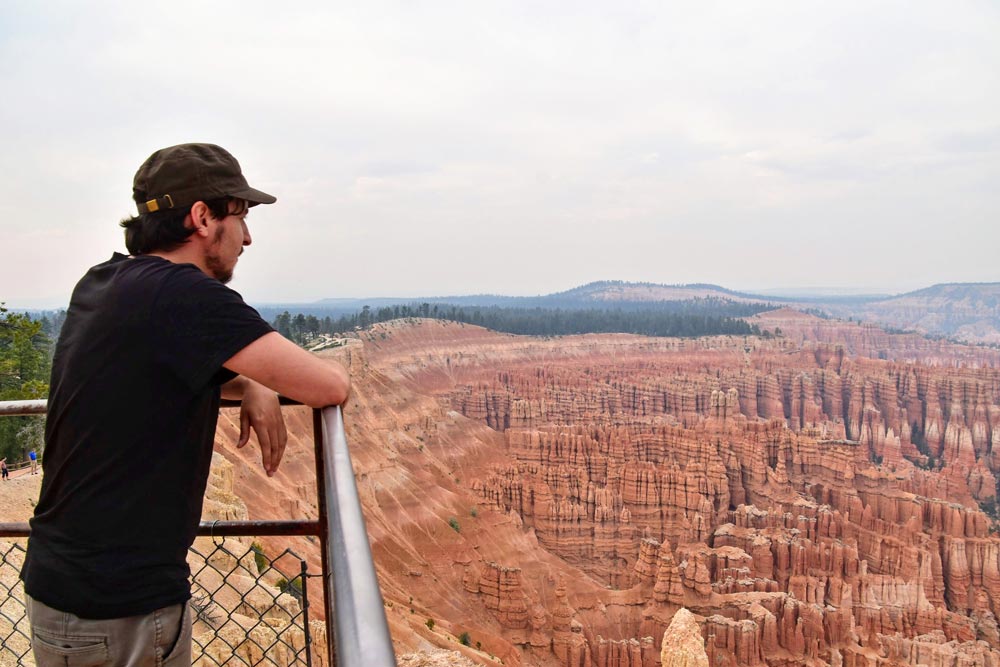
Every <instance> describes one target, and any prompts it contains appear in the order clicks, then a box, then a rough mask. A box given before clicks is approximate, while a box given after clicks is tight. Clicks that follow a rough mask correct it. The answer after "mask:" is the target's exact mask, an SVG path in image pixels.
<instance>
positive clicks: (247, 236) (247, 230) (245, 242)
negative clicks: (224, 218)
mask: <svg viewBox="0 0 1000 667" xmlns="http://www.w3.org/2000/svg"><path fill="white" fill-rule="evenodd" d="M251 243H253V239H252V238H250V228H249V227H247V223H246V220H244V221H243V245H250V244H251Z"/></svg>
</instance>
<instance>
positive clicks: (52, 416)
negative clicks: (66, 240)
mask: <svg viewBox="0 0 1000 667" xmlns="http://www.w3.org/2000/svg"><path fill="white" fill-rule="evenodd" d="M132 196H133V200H134V201H135V203H136V207H137V208H138V215H136V216H133V217H130V218H128V219H126V220H123V221H122V222H121V226H122V227H124V228H125V245H126V247H127V248H128V250H129V253H130V254H129V255H128V256H125V255H121V254H118V253H115V254H114V256H113V257H112V258H111V259H110V260H109V261H107V262H104V263H102V264H98V265H97V266H95V267H93V268H92V269H90V270H89V271H88V272H87V273H86V275H84V277H83V278H82V279H81V280H80V282H79V283H78V284H77V286H76V288H75V290H74V291H73V296H72V298H71V300H70V305H69V309H68V310H67V313H66V320H65V324H64V325H63V328H62V332H61V334H60V336H59V341H58V343H57V345H56V352H55V357H54V359H53V363H52V381H51V383H50V386H51V391H50V394H49V403H48V416H47V421H46V432H45V442H46V446H45V470H44V475H43V479H42V490H41V495H40V497H39V500H38V504H37V506H36V507H35V515H34V518H33V519H32V520H31V539H30V541H29V544H28V552H27V556H26V558H25V564H24V568H23V570H22V573H21V576H22V578H23V579H24V589H25V593H26V605H27V608H28V614H29V618H30V621H31V631H32V648H33V650H34V654H35V662H36V664H37V665H38V666H39V667H47V666H48V665H66V664H87V665H88V666H91V667H96V666H97V665H121V666H132V667H137V666H146V665H148V666H149V667H153V666H154V665H155V666H156V667H162V666H166V667H170V666H172V665H190V664H191V619H190V614H189V610H188V606H187V601H188V599H189V598H190V597H191V593H190V588H189V585H188V577H189V576H190V572H189V570H188V566H187V562H186V556H187V550H188V547H189V546H190V545H191V543H192V542H193V541H194V537H195V533H196V531H197V527H198V522H199V519H200V517H201V506H202V499H203V496H204V493H205V486H206V483H207V479H208V473H209V466H210V463H211V459H212V444H213V441H214V436H215V426H216V422H217V420H218V413H219V402H220V398H221V396H222V394H223V392H224V393H225V395H226V396H227V397H229V398H239V399H241V400H242V408H241V413H240V442H239V445H240V446H243V445H244V444H246V442H247V440H248V438H249V437H250V431H251V430H253V431H254V432H255V433H256V434H257V439H258V441H259V442H260V446H261V460H262V464H263V466H264V469H265V470H266V471H267V473H268V474H269V475H273V474H274V472H275V470H277V468H278V464H279V463H280V461H281V457H282V454H283V453H284V449H285V443H286V441H287V434H286V432H285V424H284V420H283V418H282V416H281V412H280V409H279V407H278V401H277V394H276V392H277V393H280V394H283V395H286V396H288V397H290V398H292V399H295V400H297V401H299V402H302V403H305V404H307V405H310V406H313V407H324V406H327V405H334V404H340V403H343V402H344V401H345V400H346V399H347V396H348V393H349V392H350V379H349V377H348V374H347V371H346V370H345V369H344V368H343V367H342V366H340V365H339V364H337V363H336V362H332V361H329V360H324V359H319V358H317V357H315V356H314V355H311V354H309V353H308V352H306V351H305V350H302V349H301V348H299V347H298V346H296V345H295V344H294V343H292V342H290V341H288V340H286V339H284V338H283V337H282V336H281V335H279V334H278V333H276V332H275V331H274V329H273V328H272V327H271V326H270V325H269V324H268V323H267V322H266V321H264V320H263V319H262V318H261V317H260V315H259V314H258V313H257V311H256V310H254V309H253V308H251V307H250V306H248V305H247V304H246V303H244V301H243V299H242V297H240V295H239V294H237V293H236V292H234V291H233V290H231V289H230V288H228V287H226V283H228V282H229V280H230V279H231V278H232V276H233V271H234V269H235V267H236V263H237V261H238V260H239V256H240V255H241V254H242V252H243V250H244V248H245V247H246V246H249V245H250V243H251V236H250V230H249V228H248V227H247V220H246V218H247V213H248V212H249V210H250V209H251V208H252V207H254V206H256V205H257V204H272V203H274V202H275V201H276V200H275V198H274V197H272V196H271V195H269V194H266V193H264V192H261V191H260V190H256V189H254V188H251V187H250V186H249V184H248V183H247V181H246V179H245V178H244V177H243V174H242V171H241V169H240V166H239V163H237V161H236V159H235V158H233V156H232V155H230V154H229V153H228V152H226V151H225V150H223V149H222V148H220V147H218V146H214V145H211V144H184V145H181V146H172V147H170V148H165V149H162V150H159V151H156V152H155V153H153V155H151V156H150V157H149V158H148V159H147V160H146V161H145V162H144V163H143V165H142V166H141V167H140V168H139V171H138V172H137V173H136V175H135V179H134V181H133V186H132ZM70 661H71V662H70Z"/></svg>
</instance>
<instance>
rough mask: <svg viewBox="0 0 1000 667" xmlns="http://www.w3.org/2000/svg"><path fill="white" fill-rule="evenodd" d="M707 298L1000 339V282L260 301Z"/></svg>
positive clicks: (597, 287)
mask: <svg viewBox="0 0 1000 667" xmlns="http://www.w3.org/2000/svg"><path fill="white" fill-rule="evenodd" d="M706 299H710V300H718V301H720V302H729V303H733V304H754V305H757V304H768V305H771V306H773V307H775V308H780V307H785V306H790V307H793V308H798V309H800V310H807V311H809V312H813V313H816V314H826V315H829V316H834V317H841V318H845V319H846V318H848V317H850V318H854V319H859V320H862V321H867V322H873V323H877V324H879V325H882V326H885V327H889V328H893V329H903V330H912V331H916V332H919V333H923V334H928V335H934V336H944V337H948V338H954V339H956V340H960V341H963V342H968V343H998V344H1000V283H947V284H940V285H934V286H932V287H927V288H924V289H920V290H916V291H914V292H908V293H906V294H900V295H896V296H888V297H886V296H870V295H869V296H863V295H851V294H846V295H843V296H836V295H833V296H826V295H824V296H810V297H806V296H798V297H795V296H774V295H762V294H753V293H749V292H740V291H736V290H731V289H728V288H726V287H721V286H719V285H713V284H710V283H692V284H679V285H663V284H657V283H646V282H625V281H620V280H603V281H597V282H592V283H587V284H586V285H580V286H579V287H574V288H572V289H569V290H566V291H564V292H556V293H553V294H546V295H539V296H504V295H499V294H473V295H464V296H436V297H398V298H393V297H377V298H368V299H344V298H339V299H324V300H322V301H317V302H314V303H310V304H268V305H266V306H262V307H261V308H260V311H261V314H262V315H264V316H265V317H266V318H267V319H269V320H270V319H273V317H274V316H275V315H277V314H278V313H280V312H282V311H283V310H288V311H290V312H293V313H296V312H301V313H306V314H313V315H316V316H333V317H337V316H340V315H344V314H349V313H355V312H357V311H359V310H361V308H362V307H363V306H369V307H370V308H371V309H373V310H377V309H378V308H383V307H386V306H390V307H391V306H395V305H407V304H420V303H428V304H432V305H433V304H449V305H453V306H459V307H464V308H468V307H482V308H490V307H499V308H563V309H570V310H572V309H594V308H616V309H622V310H629V311H632V310H646V309H656V308H660V307H663V306H666V305H668V304H671V307H675V306H676V305H677V304H678V302H692V303H695V302H703V301H704V300H706Z"/></svg>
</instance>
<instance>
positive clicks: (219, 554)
mask: <svg viewBox="0 0 1000 667" xmlns="http://www.w3.org/2000/svg"><path fill="white" fill-rule="evenodd" d="M248 543H249V540H248V539H245V538H199V539H198V540H196V541H195V544H194V545H193V546H192V547H191V549H190V550H189V552H188V563H189V564H190V566H191V602H190V605H189V611H190V613H191V615H192V659H193V664H194V665H196V666H197V667H215V666H218V667H222V666H226V667H293V666H302V667H312V665H313V664H314V663H313V660H312V658H313V656H312V651H311V647H312V641H311V633H312V634H316V633H317V632H318V633H323V630H322V625H323V624H322V623H318V622H316V621H314V622H313V627H312V630H311V632H310V623H309V600H308V587H307V586H306V585H305V579H306V577H309V576H316V575H310V574H309V573H308V571H307V566H306V562H305V560H303V559H302V558H301V557H299V556H298V555H297V554H296V553H295V552H294V551H292V550H291V549H285V550H284V551H282V552H281V553H279V554H277V555H275V556H273V557H272V556H268V555H267V554H266V553H265V551H264V549H263V547H261V545H260V544H258V543H256V542H254V543H249V544H248ZM24 554H25V549H24V546H23V545H22V544H21V542H3V541H0V667H15V666H21V665H23V666H25V667H28V666H33V665H34V664H35V662H34V658H33V656H32V653H31V639H30V637H31V631H30V629H29V627H28V618H27V613H26V611H25V607H24V587H23V585H22V584H21V581H20V578H19V573H20V571H21V566H22V564H23V563H24ZM323 634H325V633H323ZM321 653H323V652H321ZM324 657H325V656H324ZM324 662H325V659H323V658H322V657H321V658H320V659H319V660H318V661H316V663H315V664H316V665H317V667H321V665H322V664H323V663H324Z"/></svg>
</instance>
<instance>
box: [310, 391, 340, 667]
mask: <svg viewBox="0 0 1000 667" xmlns="http://www.w3.org/2000/svg"><path fill="white" fill-rule="evenodd" d="M313 445H314V447H315V448H316V456H315V457H314V458H315V461H316V504H317V505H318V506H319V543H320V547H321V548H320V551H321V552H322V553H321V554H320V557H321V558H322V561H323V562H322V566H323V603H324V605H325V607H326V609H325V612H326V613H325V614H324V615H325V616H326V650H327V659H328V660H329V662H328V664H329V665H330V667H337V649H336V646H335V645H334V642H335V639H336V637H335V632H334V628H333V619H334V618H336V615H337V614H336V610H335V608H334V601H333V599H334V590H333V571H332V570H331V568H330V522H329V520H328V519H327V502H326V500H324V499H325V498H326V472H325V471H326V447H324V446H323V413H322V412H321V411H320V410H319V409H318V408H313Z"/></svg>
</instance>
